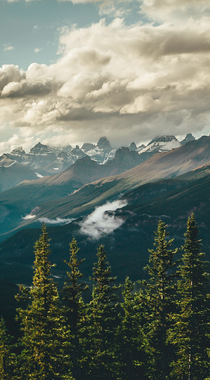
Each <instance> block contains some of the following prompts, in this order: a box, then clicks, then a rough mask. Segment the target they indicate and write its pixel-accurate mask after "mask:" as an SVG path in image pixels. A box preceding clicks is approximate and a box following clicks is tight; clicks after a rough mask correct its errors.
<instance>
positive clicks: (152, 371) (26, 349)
mask: <svg viewBox="0 0 210 380" xmlns="http://www.w3.org/2000/svg"><path fill="white" fill-rule="evenodd" d="M198 235H199V231H198V227H197V225H196V222H195V218H194V215H193V214H192V215H191V216H190V217H189V219H188V222H187V230H186V233H185V243H184V246H183V247H181V249H182V257H181V260H180V259H179V260H178V258H177V256H180V249H179V250H178V249H173V248H172V246H173V245H174V241H173V239H169V237H168V233H167V231H166V225H165V223H164V222H163V221H161V220H160V221H159V223H158V227H157V231H156V233H155V238H154V249H152V250H150V251H149V253H150V258H149V263H148V265H147V267H146V268H145V269H146V271H147V274H148V278H147V280H144V281H142V282H141V283H138V284H135V283H132V282H131V281H130V280H129V278H126V279H125V284H124V285H123V286H117V285H116V278H115V277H112V275H111V268H110V266H109V263H108V261H107V254H106V251H105V249H104V246H102V245H101V246H99V248H98V253H97V262H96V263H95V264H94V267H93V273H92V277H91V278H90V281H91V284H92V296H91V299H90V301H89V302H87V301H86V302H85V300H84V297H83V294H84V293H85V291H86V290H87V289H88V286H87V284H86V283H85V282H84V281H83V277H84V276H83V274H82V272H81V271H80V266H82V262H83V261H84V259H82V260H79V259H78V257H77V253H78V250H79V248H78V247H77V242H76V240H75V239H73V240H72V242H71V243H70V258H69V261H68V262H66V264H67V266H68V271H67V274H66V280H65V282H64V285H63V289H62V290H61V292H59V291H58V287H57V284H56V282H55V281H54V280H53V279H52V274H51V268H52V266H53V265H52V264H51V263H50V261H49V255H50V248H49V239H48V234H47V231H46V227H45V225H44V226H43V228H42V234H41V236H40V239H39V240H38V241H37V242H36V244H35V261H34V276H33V281H32V286H31V287H29V288H27V287H24V286H22V285H21V286H20V292H19V293H18V295H17V296H16V298H17V300H18V301H20V302H21V307H19V308H18V309H17V320H18V321H19V325H20V332H19V339H17V337H14V338H13V339H12V338H11V337H10V336H9V334H8V332H7V329H6V325H5V322H4V320H3V319H2V320H1V323H0V374H1V379H2V380H6V379H11V380H13V379H14V380H16V379H19V380H25V379H36V380H56V379H69V380H81V379H84V380H99V379H100V380H110V379H115V380H137V379H138V380H139V379H142V380H147V379H148V380H176V379H177V380H204V379H207V378H208V376H210V295H209V293H208V289H209V275H208V271H207V268H208V263H207V262H205V261H204V260H203V256H204V254H203V253H202V252H201V241H200V240H199V236H198ZM86 298H87V297H86Z"/></svg>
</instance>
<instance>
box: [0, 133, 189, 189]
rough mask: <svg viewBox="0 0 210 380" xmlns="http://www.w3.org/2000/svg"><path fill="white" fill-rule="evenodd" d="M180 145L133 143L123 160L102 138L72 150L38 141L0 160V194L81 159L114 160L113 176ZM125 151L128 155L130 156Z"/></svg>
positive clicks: (164, 139) (171, 141)
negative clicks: (116, 164)
mask: <svg viewBox="0 0 210 380" xmlns="http://www.w3.org/2000/svg"><path fill="white" fill-rule="evenodd" d="M190 139H194V137H193V136H192V134H188V135H187V136H186V138H185V140H184V141H185V143H186V142H187V141H189V140H190ZM181 144H183V141H182V142H179V141H178V140H177V139H176V137H175V136H161V137H157V138H156V139H154V140H152V141H151V142H150V143H149V144H148V145H147V146H145V145H144V144H141V145H140V146H139V147H137V146H136V144H135V143H134V142H133V143H131V144H130V146H129V147H127V157H123V158H122V152H121V155H120V153H117V150H116V149H114V148H112V147H111V146H110V143H109V141H108V139H107V138H106V137H105V136H104V137H101V138H100V139H99V141H98V143H97V144H90V143H84V144H83V145H82V147H81V148H79V146H78V145H76V147H75V148H73V147H72V146H71V145H67V146H65V147H51V146H47V145H44V144H41V143H40V142H39V143H38V144H36V145H35V146H34V147H32V148H31V149H30V151H29V152H28V153H26V152H25V151H24V150H23V148H22V147H19V148H16V149H14V150H13V151H12V152H11V153H4V154H3V155H2V156H1V157H0V191H4V190H7V189H9V188H12V187H14V186H16V185H17V184H19V183H20V182H22V181H23V180H32V179H34V180H35V179H37V178H42V177H45V176H47V175H53V174H59V173H62V172H63V171H64V170H65V169H67V168H69V167H70V166H71V165H73V164H74V163H75V162H76V161H77V160H78V159H81V158H84V157H90V158H91V160H92V161H95V162H96V163H98V164H99V165H104V164H107V163H108V162H109V161H112V160H115V161H118V166H119V165H121V168H120V169H117V170H116V173H115V174H117V173H119V172H122V171H125V170H128V169H130V168H132V167H134V166H135V165H138V164H139V163H140V162H143V161H145V160H146V159H148V158H149V157H151V156H152V155H153V154H155V153H157V152H161V151H169V150H170V149H172V148H176V147H179V146H181ZM128 151H129V152H131V154H130V156H129V152H128ZM116 154H117V157H116ZM129 161H130V162H129ZM111 166H112V165H110V168H111ZM104 172H105V171H104ZM111 174H114V173H112V172H111V171H110V173H107V171H106V173H105V175H111Z"/></svg>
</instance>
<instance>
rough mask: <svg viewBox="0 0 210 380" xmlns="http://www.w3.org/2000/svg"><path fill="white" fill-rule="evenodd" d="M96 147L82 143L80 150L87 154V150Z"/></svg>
mask: <svg viewBox="0 0 210 380" xmlns="http://www.w3.org/2000/svg"><path fill="white" fill-rule="evenodd" d="M95 147H96V146H95V145H94V144H91V143H84V144H83V145H82V148H81V149H82V150H84V151H85V152H88V151H89V150H91V149H94V148H95Z"/></svg>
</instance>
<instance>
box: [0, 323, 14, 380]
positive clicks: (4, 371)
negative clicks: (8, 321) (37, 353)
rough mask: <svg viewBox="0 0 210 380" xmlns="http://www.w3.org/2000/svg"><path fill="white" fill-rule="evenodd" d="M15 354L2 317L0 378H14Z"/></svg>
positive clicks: (8, 379) (0, 326) (0, 325)
mask: <svg viewBox="0 0 210 380" xmlns="http://www.w3.org/2000/svg"><path fill="white" fill-rule="evenodd" d="M15 365H16V356H15V355H14V354H13V353H12V345H11V337H10V335H9V333H8V331H7V328H6V325H5V321H4V319H3V317H2V318H1V319H0V379H1V380H12V379H14V376H13V375H14V372H15Z"/></svg>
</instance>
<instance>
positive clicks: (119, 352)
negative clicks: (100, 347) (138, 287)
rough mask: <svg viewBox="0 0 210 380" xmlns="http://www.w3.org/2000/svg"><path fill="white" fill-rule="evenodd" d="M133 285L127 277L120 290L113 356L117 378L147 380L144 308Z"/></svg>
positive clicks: (148, 358)
mask: <svg viewBox="0 0 210 380" xmlns="http://www.w3.org/2000/svg"><path fill="white" fill-rule="evenodd" d="M134 288H135V284H133V283H132V282H131V281H130V280H129V278H128V277H127V278H126V280H125V284H124V287H123V289H122V295H123V299H124V300H123V302H122V303H121V307H122V317H121V323H120V325H119V327H118V329H117V342H116V343H117V344H116V348H117V349H116V352H115V355H116V357H117V362H118V376H119V379H123V380H139V379H141V380H143V379H148V374H147V369H148V367H149V360H150V357H149V353H148V351H149V348H148V344H147V340H146V337H145V335H144V333H143V324H144V307H142V304H141V297H139V292H134Z"/></svg>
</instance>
